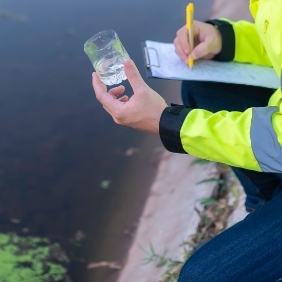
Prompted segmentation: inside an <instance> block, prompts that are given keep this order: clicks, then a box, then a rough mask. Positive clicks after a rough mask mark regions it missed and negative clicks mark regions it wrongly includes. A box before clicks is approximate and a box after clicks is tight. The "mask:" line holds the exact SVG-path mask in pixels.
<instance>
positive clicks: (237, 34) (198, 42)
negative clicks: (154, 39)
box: [173, 19, 271, 66]
mask: <svg viewBox="0 0 282 282" xmlns="http://www.w3.org/2000/svg"><path fill="white" fill-rule="evenodd" d="M194 37H195V38H194V41H195V47H194V49H193V50H191V49H190V46H189V42H188V36H187V29H186V26H183V27H182V28H180V29H179V30H178V31H177V33H176V38H175V39H174V41H173V43H174V45H175V52H176V54H177V55H178V56H179V57H180V58H181V59H182V60H183V61H184V62H186V61H187V58H188V56H191V57H192V58H193V59H194V60H198V59H214V60H218V61H236V62H241V63H252V64H257V65H263V66H271V63H270V61H269V58H268V57H267V55H266V52H265V51H264V48H263V46H262V42H261V40H260V38H259V36H258V33H257V31H256V27H255V24H253V23H250V22H247V21H238V22H232V21H230V20H228V19H220V20H209V21H207V22H206V23H203V22H199V21H194Z"/></svg>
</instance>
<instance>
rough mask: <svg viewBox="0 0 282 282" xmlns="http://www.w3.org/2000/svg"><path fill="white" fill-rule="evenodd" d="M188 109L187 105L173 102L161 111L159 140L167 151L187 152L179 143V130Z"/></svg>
mask: <svg viewBox="0 0 282 282" xmlns="http://www.w3.org/2000/svg"><path fill="white" fill-rule="evenodd" d="M190 111H191V109H190V108H188V107H187V106H180V105H174V104H172V107H167V108H166V109H165V110H164V111H163V113H162V116H161V120H160V128H159V129H160V137H161V141H162V143H163V145H164V147H165V148H166V149H167V150H168V151H170V152H173V153H182V154H187V152H185V150H184V149H183V146H182V143H181V138H180V130H181V127H182V125H183V122H184V120H185V118H186V116H187V115H188V113H189V112H190Z"/></svg>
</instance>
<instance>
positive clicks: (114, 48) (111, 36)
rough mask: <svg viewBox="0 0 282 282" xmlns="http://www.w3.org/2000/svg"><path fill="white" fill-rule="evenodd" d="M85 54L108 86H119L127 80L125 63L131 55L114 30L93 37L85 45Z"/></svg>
mask: <svg viewBox="0 0 282 282" xmlns="http://www.w3.org/2000/svg"><path fill="white" fill-rule="evenodd" d="M84 52H85V53H86V54H87V56H88V57H89V59H90V61H91V63H92V65H93V67H94V69H95V71H96V72H97V73H98V75H99V77H100V79H101V81H102V82H103V83H105V84H106V85H114V84H119V83H121V82H122V81H123V80H126V79H127V77H126V75H125V72H124V62H125V61H126V60H127V59H129V55H128V54H127V52H126V50H125V49H124V47H123V45H122V43H121V42H120V40H119V38H118V35H117V33H116V32H115V31H114V30H112V29H109V30H105V31H101V32H99V33H97V34H95V35H93V36H92V37H91V38H90V39H88V40H87V41H86V43H85V44H84Z"/></svg>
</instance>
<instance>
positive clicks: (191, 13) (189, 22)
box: [186, 3, 194, 69]
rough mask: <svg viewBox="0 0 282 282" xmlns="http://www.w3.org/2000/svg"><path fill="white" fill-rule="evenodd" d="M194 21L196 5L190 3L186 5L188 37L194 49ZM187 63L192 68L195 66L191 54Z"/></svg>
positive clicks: (191, 47)
mask: <svg viewBox="0 0 282 282" xmlns="http://www.w3.org/2000/svg"><path fill="white" fill-rule="evenodd" d="M193 21H194V5H193V3H189V5H187V7H186V28H187V30H188V39H189V45H190V50H191V51H192V50H193V49H194V32H193ZM187 64H188V65H189V67H190V69H191V68H192V67H193V64H194V60H193V59H192V58H191V57H190V56H189V58H188V62H187Z"/></svg>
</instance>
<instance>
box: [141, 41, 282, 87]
mask: <svg viewBox="0 0 282 282" xmlns="http://www.w3.org/2000/svg"><path fill="white" fill-rule="evenodd" d="M141 46H142V50H143V56H144V63H145V72H146V76H147V77H148V78H159V79H168V80H178V81H183V80H191V81H211V82H221V83H229V84H241V85H251V86H257V87H265V88H271V89H277V88H279V87H281V81H280V79H279V78H278V76H277V75H276V73H275V71H274V69H273V68H272V67H266V66H258V65H253V64H249V63H239V62H234V61H231V62H219V61H215V60H197V61H195V63H194V67H193V69H190V68H189V66H188V65H187V64H185V63H184V62H183V61H181V59H180V58H179V57H178V56H177V55H176V53H175V48H174V45H173V44H172V43H163V42H156V41H150V40H147V41H145V42H142V43H141Z"/></svg>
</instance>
